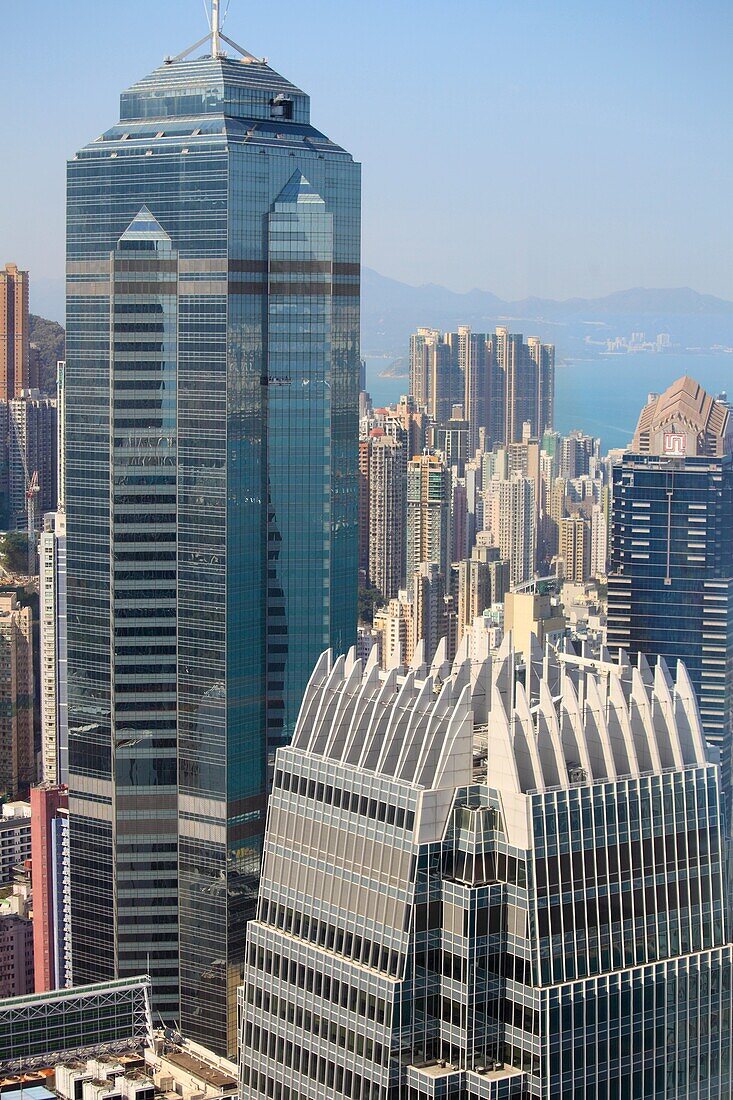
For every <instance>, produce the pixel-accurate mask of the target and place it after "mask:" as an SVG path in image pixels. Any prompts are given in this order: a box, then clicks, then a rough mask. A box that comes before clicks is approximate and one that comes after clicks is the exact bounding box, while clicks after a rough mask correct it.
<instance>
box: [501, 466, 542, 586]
mask: <svg viewBox="0 0 733 1100" xmlns="http://www.w3.org/2000/svg"><path fill="white" fill-rule="evenodd" d="M498 497H499V523H498V527H499V550H500V552H501V557H502V558H503V560H504V561H508V562H509V576H510V583H511V586H512V588H516V587H518V586H519V585H521V584H525V583H526V582H527V581H531V580H532V578H533V576H534V572H535V558H536V553H537V516H536V508H535V495H534V482H533V481H532V480H531V479H530V478H528V477H522V476H521V474H513V475H512V477H511V478H510V479H509V480H507V481H501V482H499V494H498Z"/></svg>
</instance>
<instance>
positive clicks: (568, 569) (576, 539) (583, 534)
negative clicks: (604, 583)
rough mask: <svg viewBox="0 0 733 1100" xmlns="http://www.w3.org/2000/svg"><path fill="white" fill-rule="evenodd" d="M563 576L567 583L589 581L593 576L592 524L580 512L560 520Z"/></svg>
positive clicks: (559, 551) (560, 549)
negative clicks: (591, 565) (591, 564)
mask: <svg viewBox="0 0 733 1100" xmlns="http://www.w3.org/2000/svg"><path fill="white" fill-rule="evenodd" d="M558 553H559V555H560V558H561V560H562V576H563V577H564V578H565V580H567V581H575V582H581V581H587V580H588V578H589V577H590V575H591V572H590V563H591V524H590V520H587V519H586V518H585V517H584V516H582V515H580V513H578V512H573V513H572V515H569V516H565V517H564V518H563V519H561V520H560V546H559V550H558Z"/></svg>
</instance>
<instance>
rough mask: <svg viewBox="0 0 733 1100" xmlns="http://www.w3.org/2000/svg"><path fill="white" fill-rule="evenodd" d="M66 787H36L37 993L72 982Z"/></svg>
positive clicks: (33, 813)
mask: <svg viewBox="0 0 733 1100" xmlns="http://www.w3.org/2000/svg"><path fill="white" fill-rule="evenodd" d="M68 805H69V799H68V793H67V790H66V787H55V786H51V785H50V784H48V783H43V784H41V785H40V786H39V787H33V788H32V790H31V860H32V864H31V883H32V887H33V965H34V970H35V991H36V993H45V992H46V991H47V990H49V989H60V988H63V987H64V986H66V985H67V984H70V980H69V979H70V977H71V973H70V962H71V960H70V958H69V955H70V943H69V941H70V930H69V927H68V924H69V890H68V886H69V845H68V833H69V817H68Z"/></svg>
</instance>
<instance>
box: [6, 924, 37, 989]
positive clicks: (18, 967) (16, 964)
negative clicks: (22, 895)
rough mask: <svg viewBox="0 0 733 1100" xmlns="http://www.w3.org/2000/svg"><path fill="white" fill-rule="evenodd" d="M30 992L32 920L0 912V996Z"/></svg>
mask: <svg viewBox="0 0 733 1100" xmlns="http://www.w3.org/2000/svg"><path fill="white" fill-rule="evenodd" d="M32 992H33V921H31V920H30V919H29V918H28V917H24V916H21V915H20V914H19V913H3V914H2V915H0V999H2V998H4V997H20V996H22V995H23V994H24V993H32Z"/></svg>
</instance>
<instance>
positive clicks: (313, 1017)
mask: <svg viewBox="0 0 733 1100" xmlns="http://www.w3.org/2000/svg"><path fill="white" fill-rule="evenodd" d="M270 1002H271V1008H272V1013H273V1015H275V1016H277V1017H278V1019H280V1020H287V1021H288V1023H289V1024H295V1026H296V1027H299V1028H302V1029H303V1031H306V1032H310V1033H311V1035H314V1036H315V1037H316V1038H317V1039H324V1040H325V1041H326V1042H327V1043H332V1044H333V1045H334V1046H339V1047H341V1049H342V1050H348V1052H349V1053H350V1054H357V1055H358V1056H359V1058H366V1060H367V1061H368V1062H376V1063H377V1065H378V1066H388V1065H389V1047H384V1046H383V1045H382V1043H378V1042H376V1040H374V1039H370V1038H369V1037H368V1036H365V1035H362V1034H361V1033H360V1032H357V1031H351V1030H349V1029H348V1028H346V1027H344V1025H343V1024H338V1023H336V1021H335V1020H327V1019H325V1017H323V1016H319V1015H317V1013H315V1012H310V1011H309V1010H308V1009H307V1008H301V1007H300V1005H294V1004H293V1003H292V1002H290V1001H287V1000H286V999H285V998H282V997H272V998H270ZM260 1031H261V1029H260V1028H259V1027H258V1026H257V1025H256V1024H252V1022H251V1021H249V1020H248V1021H247V1024H246V1026H245V1029H244V1035H245V1044H246V1045H247V1046H248V1047H249V1046H251V1047H253V1048H254V1049H255V1050H259V1049H260V1038H261V1036H260ZM264 1034H266V1032H264ZM274 1039H275V1036H274V1035H272V1034H271V1035H270V1040H269V1046H270V1047H272V1045H273V1041H274ZM263 1053H268V1052H263Z"/></svg>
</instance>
